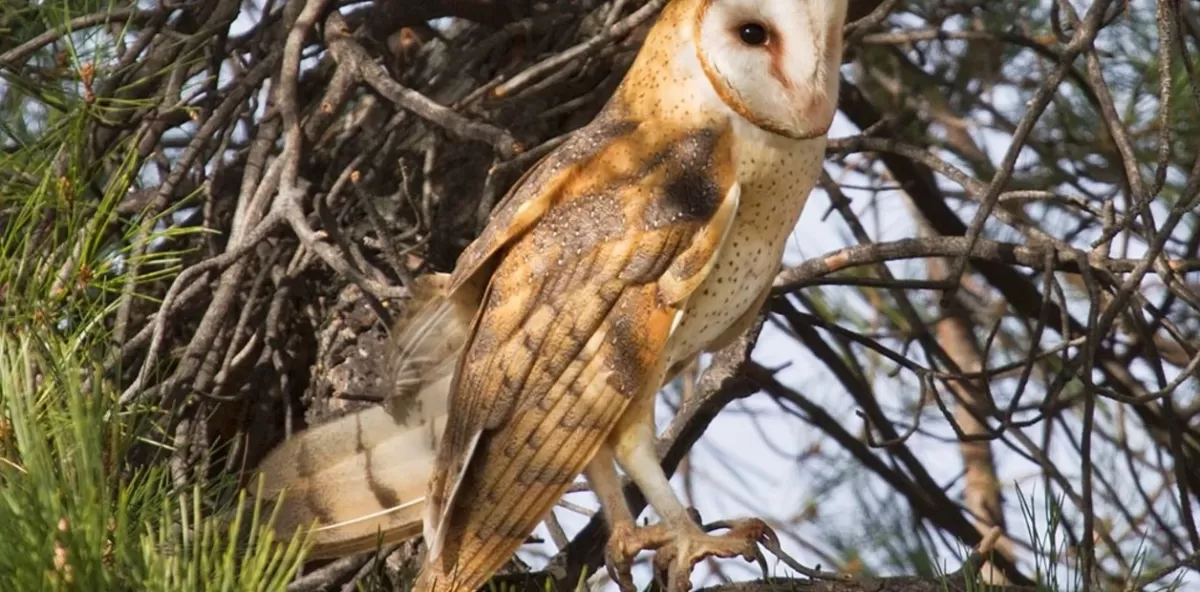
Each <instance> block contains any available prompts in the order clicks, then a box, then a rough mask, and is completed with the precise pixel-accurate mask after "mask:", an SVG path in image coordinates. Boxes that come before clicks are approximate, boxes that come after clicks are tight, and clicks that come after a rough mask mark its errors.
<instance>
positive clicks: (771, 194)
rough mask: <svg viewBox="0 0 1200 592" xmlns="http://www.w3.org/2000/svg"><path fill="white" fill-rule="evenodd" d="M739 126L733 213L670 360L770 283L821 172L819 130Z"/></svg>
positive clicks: (722, 325)
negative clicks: (814, 135)
mask: <svg viewBox="0 0 1200 592" xmlns="http://www.w3.org/2000/svg"><path fill="white" fill-rule="evenodd" d="M747 128H748V129H747ZM736 133H737V137H738V143H737V145H736V146H735V150H736V151H737V158H738V182H739V183H741V186H742V194H741V201H740V204H739V206H738V211H737V216H736V218H735V220H734V223H733V228H731V229H730V231H729V236H728V238H727V239H726V241H725V244H724V246H723V248H722V249H721V253H720V255H719V257H718V259H717V262H716V264H714V266H713V269H712V271H711V273H710V274H709V276H708V277H707V278H705V280H704V283H702V284H701V285H700V288H699V289H698V290H697V291H696V293H695V294H694V295H693V296H692V297H691V299H690V300H689V301H688V305H687V310H686V312H685V313H684V318H683V321H682V322H681V324H680V326H679V327H678V328H677V329H676V331H675V333H674V335H672V337H671V342H670V345H669V348H670V356H671V363H675V362H677V361H680V360H686V359H688V358H690V357H692V356H694V355H696V354H697V353H699V352H700V351H701V350H704V349H707V347H708V345H709V344H710V343H711V342H712V341H714V340H715V339H717V338H718V337H720V336H721V335H722V334H723V333H724V332H725V330H726V329H728V328H729V327H730V326H731V325H733V324H734V323H735V322H737V321H738V319H740V318H741V317H742V315H743V314H745V313H746V311H747V310H748V309H749V308H750V307H751V306H752V305H753V304H754V303H755V301H756V300H757V298H758V296H759V294H761V293H762V292H763V290H767V289H769V288H770V286H771V283H772V280H774V278H775V274H776V272H777V271H778V270H779V264H780V259H781V258H782V256H783V250H784V247H785V246H786V245H787V240H788V237H790V236H791V233H792V229H793V228H794V227H795V226H796V222H797V220H798V219H799V218H800V213H801V212H802V211H803V209H804V204H805V202H807V201H808V195H809V192H810V191H811V190H812V188H813V185H815V184H816V180H817V177H818V175H819V174H820V171H821V163H822V160H823V158H824V155H825V138H823V137H822V138H818V139H813V140H806V141H796V140H788V139H785V138H782V137H780V136H777V135H774V134H768V133H766V132H763V131H761V130H759V129H757V128H751V127H750V126H748V125H747V126H744V127H743V128H742V129H738V130H736Z"/></svg>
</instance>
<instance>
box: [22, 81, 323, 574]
mask: <svg viewBox="0 0 1200 592" xmlns="http://www.w3.org/2000/svg"><path fill="white" fill-rule="evenodd" d="M6 80H8V81H10V82H11V81H12V80H13V79H12V77H8V78H6ZM20 88H22V85H10V86H8V87H7V92H8V93H9V94H8V96H10V97H11V96H12V93H14V92H17V91H16V90H14V89H20ZM26 98H28V97H26ZM59 99H60V100H59V101H58V106H59V107H66V108H65V109H63V110H56V109H51V110H47V111H43V112H46V113H57V114H56V115H54V116H52V117H49V118H47V119H46V120H45V121H44V124H45V125H44V127H43V129H41V130H40V132H41V133H39V134H37V135H36V137H33V136H28V135H23V134H21V133H13V130H12V129H11V128H6V129H3V130H0V135H6V137H5V138H4V142H5V144H6V145H7V146H8V147H9V150H7V151H6V152H4V153H3V154H0V224H2V225H3V226H2V230H0V541H3V544H2V545H0V578H2V579H3V581H4V588H5V589H9V590H164V591H166V590H171V591H176V590H254V591H259V590H283V589H285V588H286V585H287V582H288V581H290V580H291V578H292V576H293V575H294V574H295V572H296V571H297V569H298V568H299V566H300V564H301V562H302V558H303V553H304V541H302V540H299V539H297V540H292V541H277V540H275V538H274V534H273V530H272V529H271V521H272V519H273V516H271V515H270V514H269V513H268V512H267V511H266V510H265V509H264V508H263V507H262V506H261V505H260V504H259V503H257V502H254V501H252V500H253V499H256V498H252V497H251V496H248V495H247V493H246V492H245V491H242V492H240V493H239V494H237V495H226V494H227V489H228V488H226V487H222V486H216V485H214V484H210V483H198V482H191V481H189V479H190V478H189V477H187V473H188V471H172V470H171V467H170V465H169V459H170V454H169V453H170V451H171V450H170V445H169V444H168V443H167V442H165V441H163V439H162V438H161V435H160V430H161V428H160V425H161V423H162V421H163V420H164V419H165V417H166V415H165V413H164V412H163V411H162V410H160V409H157V408H154V407H150V406H142V407H137V408H132V407H120V406H118V405H117V398H118V394H119V392H118V388H117V385H116V384H115V383H114V381H113V380H112V377H114V376H117V375H119V371H120V369H119V364H118V362H119V360H117V358H118V356H114V355H112V352H111V351H110V350H111V349H112V345H111V344H112V340H111V331H112V327H113V319H114V317H115V316H116V313H117V311H118V310H119V307H120V305H121V302H122V300H121V298H120V297H121V296H122V295H123V294H133V295H136V293H137V292H138V289H139V286H141V285H144V284H145V283H146V282H150V281H154V280H157V279H160V278H162V277H168V276H171V275H173V274H174V273H176V272H177V270H178V269H179V265H180V254H179V253H173V252H168V251H164V250H155V249H153V248H150V249H135V245H147V244H151V245H152V244H155V242H156V241H157V240H159V239H162V238H165V237H167V236H169V235H170V234H176V233H179V232H182V231H181V230H179V229H172V228H171V227H170V226H169V225H165V224H159V223H158V222H159V221H160V220H156V219H139V217H133V218H123V217H122V216H120V215H118V213H117V205H118V204H119V203H120V200H121V199H122V198H123V197H124V196H125V195H126V193H127V192H128V190H129V188H130V183H131V180H132V179H133V177H134V173H135V168H136V167H135V159H134V157H133V155H134V151H133V149H132V147H131V146H127V145H126V146H118V147H116V148H114V153H112V154H110V155H109V158H108V159H106V160H107V162H116V163H120V164H119V167H120V168H119V170H118V171H117V174H116V175H113V174H112V173H111V171H110V172H109V174H108V175H106V178H107V180H108V182H107V183H106V184H105V186H104V187H103V188H101V189H97V188H96V185H95V184H93V183H92V182H91V180H92V179H91V176H92V168H93V167H92V163H91V162H89V161H88V160H87V159H86V158H85V157H84V151H83V148H82V147H83V146H84V145H85V141H84V139H85V137H86V136H85V135H84V134H85V130H86V129H87V124H88V122H89V118H90V117H92V115H91V114H89V112H88V109H87V108H86V106H85V104H84V102H82V101H79V100H77V98H71V97H70V95H69V93H63V94H62V95H61V96H60V97H59ZM16 104H25V105H26V106H28V103H23V102H22V101H16ZM114 179H116V181H115V182H114V181H113V180H114ZM97 193H101V194H100V195H97ZM169 214H170V212H165V213H161V214H159V216H160V217H164V216H168V215H169ZM147 228H151V229H153V228H159V229H162V230H159V231H152V232H150V233H149V234H146V233H145V229H147ZM135 257H136V258H137V260H136V261H135V260H134V258H135ZM134 263H136V265H133V264H134ZM130 269H136V270H137V274H136V276H134V275H133V274H131V273H130V272H129V270H130ZM229 498H234V499H233V500H232V502H228V501H227V502H223V503H222V502H221V501H220V500H222V499H229Z"/></svg>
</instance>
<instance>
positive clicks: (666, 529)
mask: <svg viewBox="0 0 1200 592" xmlns="http://www.w3.org/2000/svg"><path fill="white" fill-rule="evenodd" d="M696 517H697V518H698V516H696ZM711 526H712V527H713V529H717V528H727V529H728V532H726V533H723V534H719V535H713V534H708V533H705V532H704V531H703V530H701V528H700V527H699V525H697V524H692V523H689V524H684V525H679V526H674V527H672V526H670V525H666V524H655V525H653V526H643V527H640V528H638V527H635V526H633V525H632V524H623V525H617V526H616V527H615V528H614V529H613V533H612V536H610V537H609V540H608V546H607V548H606V549H605V563H606V566H607V568H608V573H609V576H610V577H611V578H612V579H613V581H614V582H616V583H617V585H618V586H620V587H621V590H622V591H623V592H633V591H635V590H636V588H635V587H634V586H633V577H632V576H631V574H630V568H631V567H632V565H633V559H634V558H635V557H636V556H637V554H638V553H640V552H642V551H656V554H655V557H654V567H655V572H656V575H657V577H658V579H659V580H660V582H665V584H664V588H665V589H666V590H667V591H668V592H682V591H685V590H688V589H690V588H691V574H692V568H693V567H694V566H695V565H696V564H697V563H699V562H700V561H701V560H703V559H706V558H708V557H720V558H732V557H743V558H745V559H746V561H757V562H758V563H759V565H760V566H761V567H762V568H763V573H764V574H765V573H766V569H767V565H766V560H765V559H764V558H763V556H762V553H761V552H760V551H759V548H758V544H759V542H760V541H762V542H764V543H768V544H770V545H772V546H777V545H778V543H777V541H778V540H779V539H778V537H776V536H775V531H773V530H771V527H769V526H767V524H766V523H765V522H763V521H762V520H759V519H758V518H748V519H744V520H731V521H725V522H720V523H717V524H713V525H711Z"/></svg>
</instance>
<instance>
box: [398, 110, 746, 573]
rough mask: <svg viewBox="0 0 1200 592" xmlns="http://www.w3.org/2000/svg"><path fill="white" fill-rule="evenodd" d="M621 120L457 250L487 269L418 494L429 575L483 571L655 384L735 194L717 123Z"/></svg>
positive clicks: (541, 175)
mask: <svg viewBox="0 0 1200 592" xmlns="http://www.w3.org/2000/svg"><path fill="white" fill-rule="evenodd" d="M604 123H605V122H604V119H603V118H601V119H600V120H599V121H598V122H597V124H599V125H604ZM594 125H595V124H594ZM614 127H616V126H615V125H614ZM626 127H627V128H628V129H626V130H625V131H623V132H622V133H620V134H614V135H612V136H611V137H609V138H606V139H604V140H603V141H598V140H596V139H595V136H585V140H587V141H589V142H592V144H591V145H590V146H589V148H590V150H589V151H587V152H589V153H588V154H586V155H582V156H581V154H580V152H576V150H577V147H575V148H573V147H572V146H571V143H570V142H568V143H567V144H564V149H565V150H564V153H563V154H561V155H558V156H556V154H555V153H552V154H551V156H550V157H548V160H547V161H546V162H544V163H543V164H541V165H539V169H540V170H539V171H536V172H534V173H533V174H531V175H530V176H529V177H527V184H525V185H523V186H521V187H518V188H517V189H515V190H514V193H513V197H511V198H510V199H509V200H507V202H506V203H505V204H504V205H503V206H502V208H501V211H500V212H499V213H498V214H497V216H496V217H495V218H494V219H493V222H492V223H491V225H490V226H489V228H488V230H487V231H485V233H484V234H483V235H482V236H481V237H480V239H479V240H478V241H477V242H476V243H475V244H473V245H472V246H471V247H470V248H469V249H468V250H467V251H466V252H465V253H464V255H463V257H462V258H461V259H460V260H459V265H458V268H457V269H456V271H455V274H454V276H453V277H452V280H451V283H452V285H454V284H455V282H456V281H457V282H466V281H467V280H468V279H469V278H470V277H471V276H472V275H473V274H474V273H476V272H475V271H474V270H476V269H479V268H481V266H484V265H485V264H494V265H495V271H494V272H493V273H492V274H491V279H490V282H489V283H488V284H487V290H486V292H485V293H484V294H483V297H482V303H483V304H482V306H481V307H480V311H479V315H478V316H477V317H476V320H475V323H474V326H473V327H472V333H471V335H470V337H469V338H468V341H467V346H466V350H465V353H464V355H463V356H462V358H461V359H460V361H459V366H458V370H457V372H456V374H455V378H454V382H453V384H452V386H451V395H450V396H451V399H450V416H449V420H448V423H447V426H446V431H445V435H444V438H443V441H442V443H441V445H440V447H439V450H438V462H437V464H436V467H435V471H434V476H433V478H432V480H431V483H430V488H429V491H428V495H427V498H426V499H427V511H428V513H427V514H426V524H425V528H426V534H427V540H428V541H430V554H429V557H430V560H427V562H426V566H425V569H424V570H423V572H422V576H421V577H422V581H425V582H426V583H427V584H428V583H429V581H430V580H429V579H430V578H433V579H434V580H437V579H439V578H446V577H451V578H453V579H454V581H455V588H458V587H459V586H461V587H463V588H473V587H474V586H477V585H478V584H481V583H482V582H483V581H484V580H485V579H486V578H487V577H489V576H490V575H491V573H492V572H494V571H495V569H497V568H498V567H499V566H500V565H501V564H502V563H503V562H504V561H505V560H507V559H508V557H509V556H511V554H512V553H513V552H514V551H515V550H516V548H517V547H518V546H519V545H520V544H521V542H522V541H523V540H524V539H525V537H526V536H528V534H529V533H530V532H531V531H532V530H533V529H534V527H535V526H536V525H537V523H538V521H539V520H541V519H542V518H543V517H544V515H545V513H546V512H547V511H548V510H549V509H550V508H551V507H552V506H553V504H554V503H555V502H556V501H557V500H558V498H559V497H561V496H562V494H563V493H564V492H565V491H566V489H567V488H568V487H569V486H570V484H571V482H572V481H573V480H574V479H575V477H576V476H578V475H579V473H580V472H581V471H582V470H583V468H584V466H585V465H586V464H587V462H588V461H589V460H590V459H591V457H592V456H593V455H594V454H595V451H596V449H597V448H598V447H599V445H600V444H601V443H602V442H603V440H604V438H605V437H606V436H607V435H608V433H609V432H610V431H611V430H612V429H613V427H614V425H615V424H616V422H617V420H618V419H619V418H620V417H621V414H622V412H623V411H624V410H625V408H626V406H627V404H628V403H629V402H630V400H631V399H632V398H633V397H635V396H637V395H638V394H644V392H645V391H646V390H647V389H649V390H650V391H651V394H652V392H653V391H655V390H657V388H658V386H659V385H658V384H657V379H658V377H660V375H661V374H662V372H663V370H664V368H663V366H664V364H665V361H666V356H665V348H666V344H667V342H668V338H669V337H670V335H671V332H672V331H673V330H674V329H675V327H676V326H677V323H678V321H679V319H680V315H681V313H682V311H683V308H684V306H685V304H686V301H687V299H688V298H689V296H690V295H691V294H692V292H693V291H694V290H695V289H696V287H697V286H699V285H700V283H701V282H702V281H703V279H704V277H705V276H706V275H707V273H708V272H709V270H710V269H711V267H712V265H713V262H714V261H715V260H716V257H717V254H718V253H719V250H720V248H721V245H722V243H723V241H724V239H725V236H726V235H727V233H728V230H729V228H730V226H731V223H732V221H733V218H734V215H735V213H736V210H737V204H738V197H739V194H740V191H739V187H738V185H737V184H736V182H735V168H734V162H733V157H732V151H731V145H732V138H731V137H730V133H729V130H727V129H711V128H710V129H699V130H697V129H691V130H684V129H676V130H669V129H668V130H664V129H659V128H655V127H652V126H648V125H641V126H626ZM583 131H584V133H585V134H586V133H588V132H587V128H584V130H583ZM596 135H602V134H596ZM490 259H494V260H495V261H494V262H489V260H490ZM443 585H444V584H443ZM418 587H419V588H420V589H429V588H425V587H421V584H420V583H418ZM434 588H435V589H440V588H441V586H434Z"/></svg>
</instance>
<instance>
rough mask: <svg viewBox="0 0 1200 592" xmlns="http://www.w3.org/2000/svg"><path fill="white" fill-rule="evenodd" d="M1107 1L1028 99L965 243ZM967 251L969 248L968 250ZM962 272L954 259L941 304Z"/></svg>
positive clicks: (962, 262) (962, 263)
mask: <svg viewBox="0 0 1200 592" xmlns="http://www.w3.org/2000/svg"><path fill="white" fill-rule="evenodd" d="M1109 2H1111V0H1096V2H1095V3H1094V4H1092V6H1091V7H1090V8H1089V9H1088V14H1087V19H1086V21H1085V22H1084V24H1083V26H1081V27H1079V28H1078V29H1077V30H1076V31H1075V38H1074V39H1072V40H1071V43H1069V44H1068V45H1067V47H1066V49H1065V50H1063V55H1062V59H1061V61H1060V62H1059V66H1058V68H1056V69H1055V70H1054V72H1053V73H1051V74H1050V77H1049V78H1047V79H1046V82H1045V83H1043V84H1042V86H1040V87H1039V88H1038V90H1037V92H1036V93H1035V94H1034V96H1033V98H1032V99H1030V100H1029V103H1028V105H1029V108H1028V109H1027V110H1026V112H1025V115H1024V116H1022V117H1021V121H1020V123H1018V124H1017V129H1016V131H1014V132H1013V139H1012V143H1010V144H1009V145H1008V151H1007V152H1006V153H1005V154H1004V159H1003V160H1002V161H1001V163H1000V168H999V170H997V171H996V174H995V176H993V177H992V181H991V183H990V184H989V185H988V190H987V193H985V194H984V196H983V198H982V199H981V203H980V206H979V210H978V211H977V212H975V217H974V219H972V220H971V224H970V225H969V226H968V227H967V234H966V237H967V239H968V241H969V243H970V244H971V245H972V246H973V245H974V243H975V241H977V240H979V238H980V236H981V235H982V234H983V225H984V222H986V221H987V219H988V217H989V216H991V214H992V210H993V209H994V208H995V207H996V200H997V198H999V197H1000V192H1001V191H1003V190H1004V185H1005V184H1006V183H1008V180H1009V179H1010V178H1011V177H1012V174H1013V171H1014V168H1015V167H1016V164H1017V157H1018V156H1020V155H1021V150H1022V149H1023V148H1024V147H1025V142H1026V139H1027V138H1028V136H1029V133H1030V132H1032V131H1033V126H1034V125H1035V124H1036V123H1037V121H1038V120H1039V119H1040V118H1041V116H1042V113H1043V112H1045V110H1046V107H1047V106H1049V105H1050V99H1052V98H1053V97H1054V93H1055V92H1056V91H1057V90H1058V85H1059V84H1061V83H1062V81H1063V80H1064V79H1065V78H1066V76H1067V72H1068V71H1069V70H1070V69H1071V63H1072V62H1074V61H1075V58H1076V57H1077V56H1078V55H1079V54H1080V53H1081V52H1083V50H1084V49H1086V48H1087V47H1089V46H1090V45H1091V43H1092V40H1093V39H1094V38H1095V37H1096V34H1097V33H1098V32H1099V30H1100V27H1099V25H1100V20H1101V18H1102V17H1103V16H1104V10H1105V9H1106V8H1108V4H1109ZM968 251H970V248H968ZM965 270H966V258H962V257H960V258H957V259H955V260H954V264H953V266H952V267H951V269H950V273H948V274H947V277H948V279H949V281H950V284H951V285H950V288H949V289H948V290H946V292H945V293H943V294H942V302H943V303H946V302H949V301H950V298H952V297H953V296H954V293H955V292H956V291H957V287H958V285H960V284H961V283H962V275H963V272H964V271H965Z"/></svg>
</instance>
